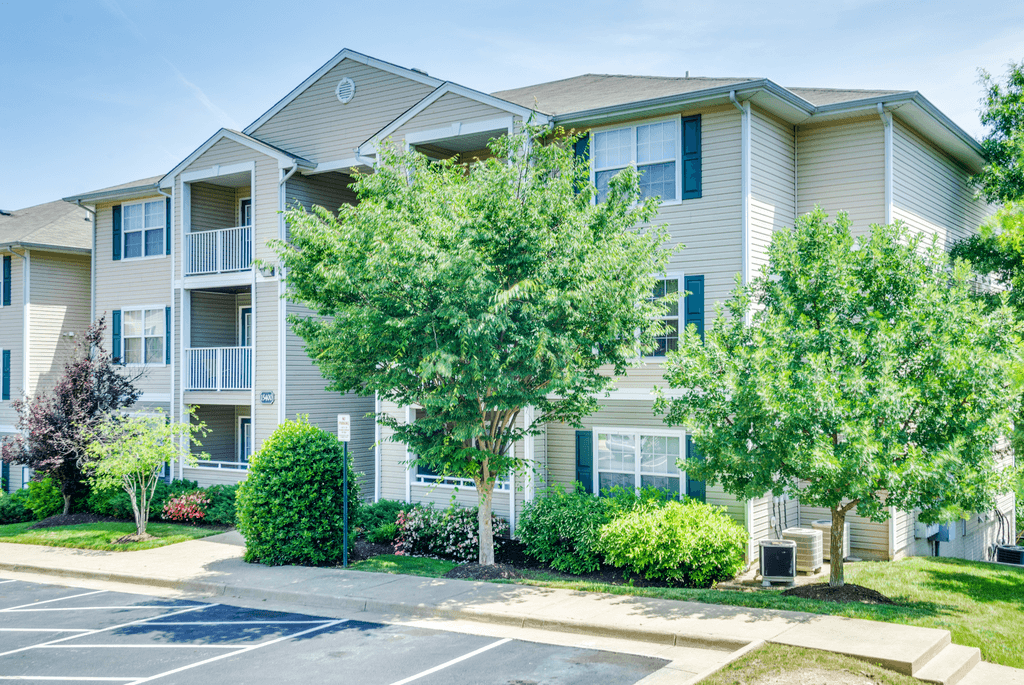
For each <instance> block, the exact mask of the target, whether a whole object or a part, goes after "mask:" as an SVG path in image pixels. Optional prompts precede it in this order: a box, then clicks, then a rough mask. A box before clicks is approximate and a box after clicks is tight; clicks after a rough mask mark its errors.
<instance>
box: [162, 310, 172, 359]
mask: <svg viewBox="0 0 1024 685" xmlns="http://www.w3.org/2000/svg"><path fill="white" fill-rule="evenodd" d="M164 321H165V323H166V326H165V327H164V348H165V349H166V353H165V354H164V364H170V363H171V308H170V307H164Z"/></svg>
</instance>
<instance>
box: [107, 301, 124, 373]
mask: <svg viewBox="0 0 1024 685" xmlns="http://www.w3.org/2000/svg"><path fill="white" fill-rule="evenodd" d="M110 358H111V359H113V360H114V363H115V364H120V363H121V362H122V361H123V360H122V359H121V310H120V309H115V310H114V312H113V313H112V314H111V315H110Z"/></svg>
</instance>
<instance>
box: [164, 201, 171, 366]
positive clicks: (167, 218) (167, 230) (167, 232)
mask: <svg viewBox="0 0 1024 685" xmlns="http://www.w3.org/2000/svg"><path fill="white" fill-rule="evenodd" d="M164 242H166V243H167V254H171V198H167V207H166V209H165V210H164ZM167 363H168V364H170V362H167Z"/></svg>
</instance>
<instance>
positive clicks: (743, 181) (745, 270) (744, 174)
mask: <svg viewBox="0 0 1024 685" xmlns="http://www.w3.org/2000/svg"><path fill="white" fill-rule="evenodd" d="M729 101H730V102H732V104H733V106H734V107H735V108H736V109H738V110H739V111H740V193H741V194H742V196H743V203H742V207H743V212H742V216H743V218H742V227H741V233H742V238H741V241H742V250H741V259H742V272H741V276H742V279H743V280H742V283H743V285H747V284H749V283H750V102H749V101H746V102H742V103H741V102H740V101H739V100H737V99H736V91H735V90H731V91H729ZM746 323H747V324H748V325H749V324H750V314H749V313H748V314H747V316H746ZM744 514H745V516H744V518H745V519H746V523H747V562H748V563H750V562H753V560H754V546H755V545H756V544H757V541H756V540H755V539H754V501H753V500H751V499H748V500H747V501H746V503H745V507H744Z"/></svg>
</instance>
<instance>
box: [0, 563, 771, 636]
mask: <svg viewBox="0 0 1024 685" xmlns="http://www.w3.org/2000/svg"><path fill="white" fill-rule="evenodd" d="M0 570H3V571H11V572H14V573H32V574H38V575H46V576H56V577H59V578H81V579H84V580H100V581H105V582H113V583H126V584H130V585H139V586H142V587H145V586H150V587H162V588H169V589H172V590H179V591H182V592H190V593H195V594H201V595H207V596H213V597H217V596H225V597H238V598H240V599H257V600H258V599H268V600H271V601H274V602H281V603H284V604H298V605H300V606H309V607H314V608H315V607H321V608H322V607H329V608H331V609H335V610H341V611H351V612H372V613H376V614H393V615H398V616H404V617H410V618H444V619H450V620H464V621H476V622H479V623H491V624H499V625H509V626H514V627H517V628H534V629H538V630H550V631H554V632H560V633H575V634H579V635H593V636H595V637H608V638H618V639H622V640H632V641H636V642H650V643H655V644H662V645H669V646H675V647H696V648H703V649H717V650H722V651H730V652H732V651H735V650H740V649H744V648H746V647H749V646H750V645H751V644H754V643H751V642H749V641H746V640H737V639H729V638H719V637H709V636H707V635H701V634H685V633H675V632H670V631H665V630H654V629H644V628H620V627H616V626H609V625H604V624H600V623H588V622H584V621H572V620H565V619H544V618H536V617H530V616H515V615H510V614H507V613H501V612H493V611H483V610H474V609H459V608H441V607H436V606H430V605H424V604H409V603H406V602H387V601H382V600H379V599H365V598H360V597H332V596H327V595H314V594H310V593H305V592H289V591H284V590H266V589H262V588H255V587H246V586H241V585H228V584H225V583H216V582H208V581H200V580H185V581H182V580H174V579H171V578H160V577H155V576H153V577H150V576H137V575H131V574H127V573H104V572H99V571H79V570H70V569H59V568H51V567H46V566H34V565H30V564H11V563H6V562H2V561H0ZM755 642H756V643H760V641H755ZM746 651H749V650H744V653H746Z"/></svg>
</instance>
